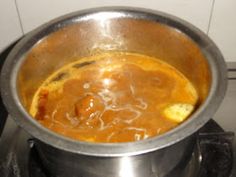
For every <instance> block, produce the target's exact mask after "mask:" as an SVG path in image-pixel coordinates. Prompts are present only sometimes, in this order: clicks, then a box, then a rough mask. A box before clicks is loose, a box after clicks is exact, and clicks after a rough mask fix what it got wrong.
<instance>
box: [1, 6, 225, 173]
mask: <svg viewBox="0 0 236 177" xmlns="http://www.w3.org/2000/svg"><path fill="white" fill-rule="evenodd" d="M107 50H116V51H128V52H137V53H141V54H145V55H150V56H154V57H157V58H159V59H162V60H164V61H165V62H167V63H169V64H171V65H173V66H174V67H176V68H177V69H178V70H180V71H181V72H182V73H183V74H185V76H186V77H187V78H188V79H190V80H191V82H192V83H193V84H194V86H195V87H196V89H197V91H198V94H199V97H200V102H199V105H198V108H197V110H196V111H195V112H194V114H193V115H192V116H191V117H190V118H189V119H188V120H186V121H185V122H184V123H182V124H181V125H179V126H178V127H176V128H174V129H172V130H171V131H169V132H167V133H165V134H163V135H161V136H157V137H153V138H149V139H145V140H142V141H137V142H130V143H111V144H105V143H88V142H80V141H74V140H72V139H69V138H66V137H63V136H61V135H58V134H56V133H54V132H51V131H50V130H48V129H46V128H45V127H43V126H41V125H40V124H39V123H38V122H37V121H36V120H35V119H33V118H32V117H31V116H30V115H29V114H28V110H29V107H30V104H31V101H32V97H33V95H34V93H35V91H36V89H37V88H38V87H39V86H40V84H41V83H42V81H43V80H44V79H45V78H47V76H48V75H49V74H51V73H52V72H53V71H55V70H57V69H58V68H60V67H61V66H63V65H65V64H67V63H70V62H72V61H73V59H74V58H75V57H84V56H88V55H92V54H95V53H99V52H102V51H107ZM1 82H2V83H1V86H2V88H1V92H2V97H3V100H4V103H5V105H6V107H7V109H8V111H9V114H10V115H11V117H12V118H13V119H14V120H15V121H16V122H17V123H18V124H19V125H20V126H21V127H22V128H24V129H25V130H26V131H28V132H29V133H30V134H31V135H32V136H33V137H34V138H35V139H36V141H35V144H36V148H37V150H38V152H39V155H40V157H41V160H42V161H43V163H44V164H45V167H46V168H47V169H48V171H49V173H50V174H51V175H53V176H61V177H65V176H68V174H69V175H70V176H76V177H77V176H78V177H82V176H86V177H104V176H107V177H118V176H119V177H124V176H129V177H143V176H147V177H149V176H158V177H164V176H167V175H168V174H170V173H171V172H173V170H174V169H175V168H177V167H178V165H180V163H181V164H182V165H183V166H182V168H184V167H185V166H186V164H187V161H186V159H188V158H189V157H190V156H191V154H192V152H193V147H194V142H195V133H196V132H197V130H198V129H199V128H200V127H202V126H203V125H204V124H205V123H206V122H207V121H208V120H209V119H210V118H211V116H212V115H213V114H214V112H215V111H216V110H217V108H218V106H219V104H220V102H221V101H222V99H223V96H224V93H225V90H226V85H227V84H226V82H227V79H226V67H225V63H224V59H223V57H222V55H221V53H220V51H219V50H218V48H217V47H216V45H215V44H214V43H213V42H212V41H211V40H210V39H209V38H208V37H207V36H206V35H205V34H204V33H203V32H201V31H200V30H199V29H197V28H196V27H194V26H192V25H191V24H189V23H187V22H184V21H182V20H180V19H178V18H176V17H173V16H171V15H167V14H165V13H162V12H157V11H150V10H146V9H137V8H124V7H122V8H120V7H111V8H97V9H90V10H85V11H79V12H75V13H72V14H69V15H66V16H63V17H60V18H57V19H55V20H53V21H51V22H49V23H47V24H45V25H43V26H40V27H39V28H37V29H36V30H34V31H32V32H30V33H29V34H27V35H26V36H25V37H24V38H23V39H22V40H21V41H20V42H19V43H18V44H17V45H16V47H15V48H14V49H13V50H12V52H11V53H10V55H9V56H8V58H7V59H6V62H5V64H4V67H3V70H2V73H1Z"/></svg>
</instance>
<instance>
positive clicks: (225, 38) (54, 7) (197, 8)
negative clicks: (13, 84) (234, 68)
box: [0, 0, 236, 62]
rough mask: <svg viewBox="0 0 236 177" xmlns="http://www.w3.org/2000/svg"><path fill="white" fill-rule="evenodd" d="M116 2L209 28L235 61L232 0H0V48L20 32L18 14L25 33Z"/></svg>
mask: <svg viewBox="0 0 236 177" xmlns="http://www.w3.org/2000/svg"><path fill="white" fill-rule="evenodd" d="M15 2H16V4H17V7H18V9H19V14H20V16H19V17H18V14H17V10H16V6H15ZM116 5H118V6H136V7H144V8H150V9H156V10H161V11H164V12H167V13H170V14H173V15H176V16H178V17H180V18H183V19H185V20H187V21H189V22H190V23H192V24H194V25H196V26H197V27H199V28H200V29H202V30H203V31H204V32H206V33H207V32H208V31H209V35H210V37H211V38H212V39H213V40H214V41H215V42H216V43H217V45H218V46H219V48H220V49H221V51H222V52H223V55H224V56H225V58H226V61H235V62H236V50H235V49H234V48H235V46H236V0H225V1H223V0H146V1H145V0H129V1H127V0H112V1H111V0H98V1H95V0H86V1H84V0H67V1H65V0H50V1H48V0H40V1H36V0H0V51H1V50H2V49H3V48H5V47H6V46H7V45H8V44H10V43H11V42H13V41H14V40H15V39H17V38H18V37H20V36H21V35H22V32H21V28H20V22H19V18H20V19H21V21H22V26H23V29H22V30H23V31H24V33H27V32H29V31H30V30H32V29H34V28H36V27H37V26H39V25H41V24H42V23H45V22H47V21H49V20H51V19H53V18H55V17H58V16H60V15H63V14H66V13H70V12H72V11H77V10H81V9H85V8H92V7H98V6H116ZM213 5H214V6H213ZM212 9H213V11H212V16H211V10H212ZM211 17H212V18H211ZM209 22H211V23H210V25H209Z"/></svg>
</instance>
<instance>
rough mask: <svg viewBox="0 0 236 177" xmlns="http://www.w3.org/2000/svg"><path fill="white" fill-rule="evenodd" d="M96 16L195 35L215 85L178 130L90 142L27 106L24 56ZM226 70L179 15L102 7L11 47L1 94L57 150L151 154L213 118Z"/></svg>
mask: <svg viewBox="0 0 236 177" xmlns="http://www.w3.org/2000/svg"><path fill="white" fill-rule="evenodd" d="M94 18H106V19H107V18H109V19H112V18H135V19H143V20H148V21H154V22H160V23H163V24H166V25H169V26H171V27H174V28H176V29H177V30H180V31H181V32H183V33H185V34H186V35H187V36H188V37H190V38H191V39H192V40H193V41H195V43H196V44H197V45H198V46H199V48H200V49H201V51H202V53H203V55H204V56H205V57H206V59H207V61H208V64H209V68H210V71H211V75H212V84H211V88H210V91H209V95H208V97H207V98H206V100H205V102H204V103H203V104H202V105H201V106H200V107H199V109H197V111H195V112H194V114H193V115H192V116H190V118H189V119H188V120H186V121H185V122H183V123H182V124H180V125H179V126H177V127H176V128H174V129H172V130H170V131H168V132H166V133H164V134H163V135H159V136H156V137H152V138H148V139H145V140H141V141H136V142H128V143H89V142H82V141H77V140H73V139H70V138H67V137H64V136H62V135H59V134H57V133H54V132H52V131H50V130H48V129H47V128H45V127H43V126H42V125H41V124H39V123H38V122H37V121H36V120H35V119H33V118H32V117H31V116H30V115H29V114H28V113H27V111H26V110H25V109H24V107H23V106H22V104H21V103H20V100H19V98H18V96H17V91H16V90H17V89H16V78H17V73H18V69H19V68H20V65H21V63H22V62H23V61H24V56H25V55H26V54H27V52H28V51H29V50H30V49H31V47H32V46H33V45H35V44H36V43H37V42H38V41H40V40H41V39H42V38H43V37H45V36H46V35H48V34H49V33H51V32H54V31H56V30H58V29H60V28H62V27H64V26H67V25H70V24H73V23H79V22H82V21H86V20H90V19H94ZM226 73H227V70H226V65H225V62H224V58H223V56H222V54H221V52H220V51H219V49H218V48H217V46H216V45H215V44H214V42H213V41H212V40H211V39H209V37H208V36H207V35H205V34H204V33H203V32H201V31H200V30H199V29H198V28H196V27H194V26H193V25H191V24H190V23H188V22H186V21H183V20H181V19H179V18H177V17H175V16H172V15H169V14H166V13H163V12H160V11H154V10H149V9H143V8H131V7H100V8H92V9H88V10H82V11H78V12H74V13H70V14H68V15H65V16H62V17H59V18H56V19H54V20H52V21H50V22H49V23H46V24H44V25H42V26H40V27H38V28H37V29H35V30H33V31H31V32H30V33H28V34H27V35H26V36H25V37H24V38H23V39H22V40H21V41H20V42H19V43H18V44H17V45H16V46H15V47H14V49H13V50H12V51H11V53H10V54H9V56H8V57H7V59H6V62H5V63H4V66H3V69H2V73H1V94H2V98H3V102H4V104H5V106H6V108H7V110H8V112H9V113H10V115H11V117H12V118H13V119H14V120H15V121H16V122H17V123H18V124H19V125H20V126H21V127H22V128H23V129H25V130H26V131H27V132H28V133H29V134H31V135H32V136H33V137H35V138H37V139H39V140H40V141H42V142H43V143H46V144H49V145H51V146H53V147H55V148H58V149H61V150H64V151H68V152H73V153H77V154H83V155H90V156H103V157H117V156H124V155H125V156H131V155H138V154H142V153H147V152H152V151H155V150H159V149H162V148H165V147H167V146H170V145H172V144H175V143H177V142H179V141H181V140H183V139H184V138H186V137H188V136H190V135H191V134H193V133H195V132H196V131H197V130H198V129H199V128H200V127H202V126H203V125H204V124H205V123H206V122H207V121H208V120H209V119H210V118H211V116H213V114H214V113H215V111H216V110H217V108H218V107H219V105H220V103H221V101H222V100H223V97H224V95H225V92H226V87H227V74H226Z"/></svg>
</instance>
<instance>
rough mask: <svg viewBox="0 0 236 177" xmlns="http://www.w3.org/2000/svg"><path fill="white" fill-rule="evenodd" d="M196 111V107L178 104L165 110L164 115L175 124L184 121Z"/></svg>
mask: <svg viewBox="0 0 236 177" xmlns="http://www.w3.org/2000/svg"><path fill="white" fill-rule="evenodd" d="M193 110H194V106H193V105H191V104H186V103H176V104H172V105H170V106H168V107H167V108H165V109H164V114H165V116H166V117H167V118H168V119H171V120H173V121H175V122H178V123H179V122H182V121H184V120H185V119H186V118H187V117H188V116H189V115H190V114H191V113H192V111H193Z"/></svg>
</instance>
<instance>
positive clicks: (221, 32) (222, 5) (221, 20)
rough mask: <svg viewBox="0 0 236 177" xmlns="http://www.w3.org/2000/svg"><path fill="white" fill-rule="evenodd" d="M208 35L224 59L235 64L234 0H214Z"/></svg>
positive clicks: (235, 8)
mask: <svg viewBox="0 0 236 177" xmlns="http://www.w3.org/2000/svg"><path fill="white" fill-rule="evenodd" d="M209 35H210V37H211V38H212V39H213V40H214V41H215V42H216V43H217V45H218V46H219V48H220V49H221V51H222V52H223V55H224V56H225V59H226V60H227V61H235V62H236V0H215V5H214V9H213V14H212V19H211V25H210V31H209Z"/></svg>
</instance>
